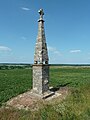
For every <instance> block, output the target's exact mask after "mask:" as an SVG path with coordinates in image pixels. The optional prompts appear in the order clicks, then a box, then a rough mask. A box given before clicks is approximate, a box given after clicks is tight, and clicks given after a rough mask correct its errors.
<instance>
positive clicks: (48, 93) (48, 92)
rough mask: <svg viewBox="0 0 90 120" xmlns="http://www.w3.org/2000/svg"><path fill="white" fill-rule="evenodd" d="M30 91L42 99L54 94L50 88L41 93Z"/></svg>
mask: <svg viewBox="0 0 90 120" xmlns="http://www.w3.org/2000/svg"><path fill="white" fill-rule="evenodd" d="M31 93H32V94H33V95H34V96H37V97H40V98H42V99H46V98H48V97H50V96H52V95H54V94H55V92H53V91H50V90H48V91H46V92H44V93H43V94H37V93H36V92H35V91H34V90H31Z"/></svg>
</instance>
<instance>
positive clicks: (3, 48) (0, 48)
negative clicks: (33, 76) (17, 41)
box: [0, 46, 11, 51]
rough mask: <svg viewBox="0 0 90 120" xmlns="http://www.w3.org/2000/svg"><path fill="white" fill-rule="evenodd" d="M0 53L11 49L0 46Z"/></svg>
mask: <svg viewBox="0 0 90 120" xmlns="http://www.w3.org/2000/svg"><path fill="white" fill-rule="evenodd" d="M0 51H11V49H10V48H9V47H6V46H0Z"/></svg>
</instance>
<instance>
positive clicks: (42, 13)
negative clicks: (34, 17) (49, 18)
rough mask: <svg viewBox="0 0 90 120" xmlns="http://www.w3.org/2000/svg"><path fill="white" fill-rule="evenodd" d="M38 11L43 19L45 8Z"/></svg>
mask: <svg viewBox="0 0 90 120" xmlns="http://www.w3.org/2000/svg"><path fill="white" fill-rule="evenodd" d="M38 12H39V14H40V19H43V15H44V12H43V9H40V10H39V11H38Z"/></svg>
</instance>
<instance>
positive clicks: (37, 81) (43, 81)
mask: <svg viewBox="0 0 90 120" xmlns="http://www.w3.org/2000/svg"><path fill="white" fill-rule="evenodd" d="M48 83H49V65H46V64H34V65H33V91H34V92H35V93H36V94H39V95H43V94H44V93H45V92H47V91H48V90H49V86H48Z"/></svg>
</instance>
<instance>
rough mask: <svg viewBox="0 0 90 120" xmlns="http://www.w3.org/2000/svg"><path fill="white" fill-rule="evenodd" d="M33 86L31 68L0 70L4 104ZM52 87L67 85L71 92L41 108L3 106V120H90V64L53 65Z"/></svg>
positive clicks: (0, 97)
mask: <svg viewBox="0 0 90 120" xmlns="http://www.w3.org/2000/svg"><path fill="white" fill-rule="evenodd" d="M31 85H32V70H31V69H13V70H0V106H2V103H4V102H6V101H7V100H8V99H10V98H12V97H14V96H16V95H18V94H20V93H23V92H25V91H27V90H29V89H31V87H32V86H31ZM50 86H54V87H63V86H66V87H68V88H69V89H70V91H71V94H69V95H68V96H67V98H66V99H65V100H63V101H59V100H58V102H55V103H53V104H45V105H43V108H40V109H39V110H38V111H33V112H31V111H24V110H15V109H9V110H7V109H1V110H0V120H90V67H51V68H50Z"/></svg>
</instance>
